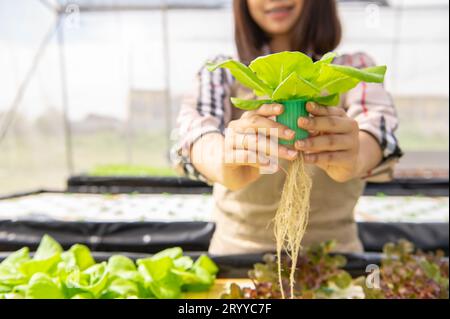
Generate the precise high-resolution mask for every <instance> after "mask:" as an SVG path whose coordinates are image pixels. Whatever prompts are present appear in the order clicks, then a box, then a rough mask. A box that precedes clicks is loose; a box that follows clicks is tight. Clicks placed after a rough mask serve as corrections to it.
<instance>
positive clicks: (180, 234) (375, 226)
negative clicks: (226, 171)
mask: <svg viewBox="0 0 450 319" xmlns="http://www.w3.org/2000/svg"><path fill="white" fill-rule="evenodd" d="M213 206H214V202H213V198H212V197H211V196H209V195H174V194H170V195H169V194H159V195H156V194H120V195H109V194H108V195H101V194H70V193H55V192H40V193H32V194H29V195H22V196H16V197H13V198H10V199H4V200H0V250H15V249H18V248H20V247H22V246H30V248H35V247H36V246H37V244H38V242H39V240H40V238H41V237H42V236H43V235H44V234H49V235H51V236H53V237H55V238H56V239H57V240H58V241H60V242H61V243H62V244H63V245H65V246H70V245H72V244H74V243H77V242H79V243H83V244H86V245H88V246H89V247H91V248H92V249H94V250H103V251H118V250H119V251H120V250H122V251H130V252H147V253H152V252H156V251H158V250H161V249H164V248H166V247H171V246H174V245H176V246H181V247H182V248H184V249H185V250H191V251H205V250H207V249H208V246H209V243H210V240H211V237H212V235H213V233H214V228H215V227H214V223H213V222H212V219H211V212H212V211H213ZM448 207H449V200H448V197H447V198H425V197H389V196H378V197H362V198H361V200H360V202H359V203H358V205H357V207H356V220H357V222H358V226H359V235H360V238H361V240H362V242H363V245H364V247H365V249H366V250H367V251H373V252H379V251H381V250H382V247H383V245H384V244H385V243H386V242H389V241H391V242H392V241H396V240H398V239H407V240H409V241H411V242H413V243H414V244H415V245H416V246H417V247H418V248H420V249H423V250H436V249H442V250H444V251H445V252H447V254H448V250H449V249H448V245H449V237H448V227H449V226H448V215H449V213H448V210H449V208H448Z"/></svg>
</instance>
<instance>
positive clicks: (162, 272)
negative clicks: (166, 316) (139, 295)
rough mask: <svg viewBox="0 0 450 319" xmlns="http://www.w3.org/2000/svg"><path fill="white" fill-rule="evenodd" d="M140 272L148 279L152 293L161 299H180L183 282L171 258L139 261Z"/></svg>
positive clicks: (147, 282)
mask: <svg viewBox="0 0 450 319" xmlns="http://www.w3.org/2000/svg"><path fill="white" fill-rule="evenodd" d="M137 263H138V265H139V270H140V272H141V273H142V275H143V276H144V278H145V279H146V284H147V286H148V287H149V289H150V290H151V292H152V293H153V294H154V295H155V296H156V297H157V298H159V299H173V298H179V297H180V295H181V284H182V283H181V280H180V277H178V276H177V275H176V274H175V273H173V272H172V269H174V263H173V260H172V259H171V258H170V257H169V256H166V257H162V258H158V259H154V258H146V259H139V260H138V261H137Z"/></svg>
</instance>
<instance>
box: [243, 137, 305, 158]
mask: <svg viewBox="0 0 450 319" xmlns="http://www.w3.org/2000/svg"><path fill="white" fill-rule="evenodd" d="M234 138H235V143H234V149H237V150H239V149H244V150H250V151H254V152H256V153H258V154H261V153H262V154H264V155H267V156H270V157H271V158H282V159H285V160H288V161H292V160H294V159H296V158H297V156H298V151H296V150H292V149H288V148H287V147H285V146H282V145H279V144H278V143H277V142H276V141H274V140H271V139H270V138H267V137H266V136H264V135H261V134H237V135H236V136H235V137H234Z"/></svg>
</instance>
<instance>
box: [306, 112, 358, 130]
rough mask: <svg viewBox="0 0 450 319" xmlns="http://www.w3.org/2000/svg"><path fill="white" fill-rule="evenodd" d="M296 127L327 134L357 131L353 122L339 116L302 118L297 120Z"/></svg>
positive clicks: (356, 124)
mask: <svg viewBox="0 0 450 319" xmlns="http://www.w3.org/2000/svg"><path fill="white" fill-rule="evenodd" d="M298 126H299V127H300V128H302V129H305V130H308V131H319V132H327V133H349V132H353V131H354V130H357V129H358V123H357V122H356V121H355V120H353V119H351V118H348V117H340V116H322V117H320V116H319V117H302V118H300V119H299V120H298Z"/></svg>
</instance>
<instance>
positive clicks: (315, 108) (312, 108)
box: [306, 102, 347, 117]
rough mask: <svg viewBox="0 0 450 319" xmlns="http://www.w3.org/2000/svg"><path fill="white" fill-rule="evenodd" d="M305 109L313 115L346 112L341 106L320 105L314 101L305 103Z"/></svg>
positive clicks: (331, 114) (334, 114) (345, 113)
mask: <svg viewBox="0 0 450 319" xmlns="http://www.w3.org/2000/svg"><path fill="white" fill-rule="evenodd" d="M306 110H307V111H308V112H309V113H310V114H312V115H314V116H338V117H342V116H346V115H347V112H345V110H344V109H343V108H342V107H337V106H321V105H319V104H317V103H314V102H308V104H306Z"/></svg>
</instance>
